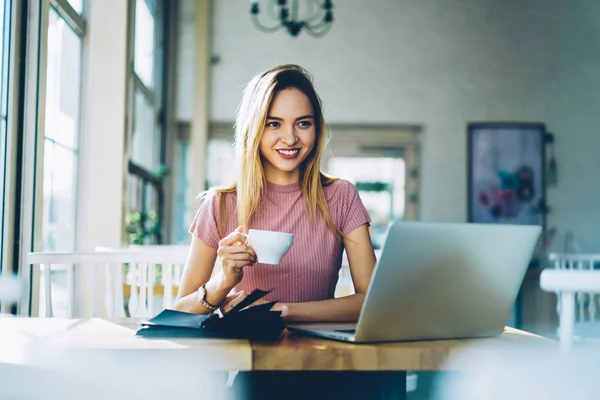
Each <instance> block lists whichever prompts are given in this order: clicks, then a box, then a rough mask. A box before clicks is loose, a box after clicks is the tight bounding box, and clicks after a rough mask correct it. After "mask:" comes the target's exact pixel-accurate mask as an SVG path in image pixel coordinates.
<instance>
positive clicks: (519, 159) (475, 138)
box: [467, 123, 546, 228]
mask: <svg viewBox="0 0 600 400" xmlns="http://www.w3.org/2000/svg"><path fill="white" fill-rule="evenodd" d="M467 135H468V137H467V143H468V166H467V168H468V183H467V187H468V219H469V222H478V223H500V224H517V225H541V226H542V227H544V228H545V223H546V221H545V219H546V218H545V215H546V186H545V176H544V174H545V138H546V128H545V125H544V124H542V123H469V124H468V125H467Z"/></svg>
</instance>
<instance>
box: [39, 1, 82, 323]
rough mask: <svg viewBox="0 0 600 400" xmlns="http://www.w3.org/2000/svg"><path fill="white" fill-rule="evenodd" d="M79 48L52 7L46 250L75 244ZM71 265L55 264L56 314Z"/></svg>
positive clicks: (64, 301)
mask: <svg viewBox="0 0 600 400" xmlns="http://www.w3.org/2000/svg"><path fill="white" fill-rule="evenodd" d="M81 48H82V40H81V38H80V37H79V36H77V35H76V34H75V32H73V31H72V30H71V29H70V28H69V26H68V25H67V24H66V23H65V21H64V20H63V19H62V18H60V16H59V15H58V13H57V12H56V11H55V10H54V9H52V8H51V9H50V14H49V21H48V56H47V66H46V110H45V121H44V132H45V135H46V140H45V141H44V182H43V208H42V212H43V215H42V250H43V251H74V250H75V245H76V242H75V237H76V236H75V232H76V219H75V218H76V210H77V173H76V169H77V160H78V155H77V147H78V143H79V130H80V127H79V124H80V122H79V121H80V119H79V113H80V104H81ZM67 268H69V266H66V265H53V266H52V272H51V278H52V295H53V306H54V313H55V315H56V316H67V311H68V293H67ZM44 273H45V272H44ZM42 279H43V276H42ZM40 289H41V296H40V313H41V314H40V315H43V312H44V303H43V299H44V296H43V290H44V289H43V285H41V288H40Z"/></svg>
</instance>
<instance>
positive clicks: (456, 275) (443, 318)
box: [288, 221, 541, 343]
mask: <svg viewBox="0 0 600 400" xmlns="http://www.w3.org/2000/svg"><path fill="white" fill-rule="evenodd" d="M540 234H541V227H539V226H525V225H500V224H498V225H491V224H468V223H462V224H452V223H423V222H403V221H396V222H394V223H393V224H392V225H391V226H390V229H389V231H388V234H387V237H386V239H385V243H384V245H383V249H382V253H381V256H380V258H379V261H378V263H377V265H376V267H375V270H374V272H373V275H372V277H371V282H370V284H369V288H368V290H367V295H366V298H365V301H364V303H363V307H362V309H361V312H360V316H359V318H358V323H355V324H326V325H324V324H299V325H290V326H288V329H289V330H290V331H293V332H297V333H302V334H308V335H315V336H321V337H326V338H331V339H336V340H342V341H348V342H355V343H374V342H391V341H417V340H419V341H420V340H440V339H466V338H480V337H493V336H497V335H499V334H501V333H502V332H503V331H504V328H505V325H506V323H507V322H508V318H509V317H510V314H511V311H512V308H513V306H514V303H515V300H516V298H517V294H518V292H519V289H520V286H521V283H522V281H523V278H524V276H525V273H526V271H527V267H528V265H529V262H530V261H531V258H532V255H533V252H534V250H535V247H536V245H537V243H538V240H539V238H540Z"/></svg>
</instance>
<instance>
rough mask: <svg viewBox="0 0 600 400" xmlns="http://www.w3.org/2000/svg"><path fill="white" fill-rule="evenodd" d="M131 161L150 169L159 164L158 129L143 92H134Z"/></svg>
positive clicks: (159, 139) (152, 169) (150, 106)
mask: <svg viewBox="0 0 600 400" xmlns="http://www.w3.org/2000/svg"><path fill="white" fill-rule="evenodd" d="M133 106H134V109H133V138H132V140H131V161H133V162H134V163H136V164H138V165H139V166H141V167H144V168H146V169H148V170H150V171H154V172H156V171H155V170H156V169H157V168H158V166H159V164H160V145H161V143H160V142H161V138H160V131H159V130H158V129H157V127H156V125H155V124H154V120H155V118H154V109H153V108H152V105H151V104H150V103H149V102H148V101H147V100H146V98H145V97H144V95H143V93H142V92H140V91H137V90H136V92H135V95H134V105H133Z"/></svg>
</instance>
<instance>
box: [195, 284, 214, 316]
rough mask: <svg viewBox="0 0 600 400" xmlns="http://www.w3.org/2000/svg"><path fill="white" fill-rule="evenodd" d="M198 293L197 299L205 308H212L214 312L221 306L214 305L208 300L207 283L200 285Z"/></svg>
mask: <svg viewBox="0 0 600 400" xmlns="http://www.w3.org/2000/svg"><path fill="white" fill-rule="evenodd" d="M196 293H197V298H196V300H197V301H198V303H200V304H202V306H203V307H204V308H206V309H208V310H210V311H211V312H213V311H215V310H217V309H218V308H219V306H215V305H212V304H210V303H209V302H208V301H206V283H205V284H203V285H202V286H200V287H199V288H198V291H197V292H196Z"/></svg>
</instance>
